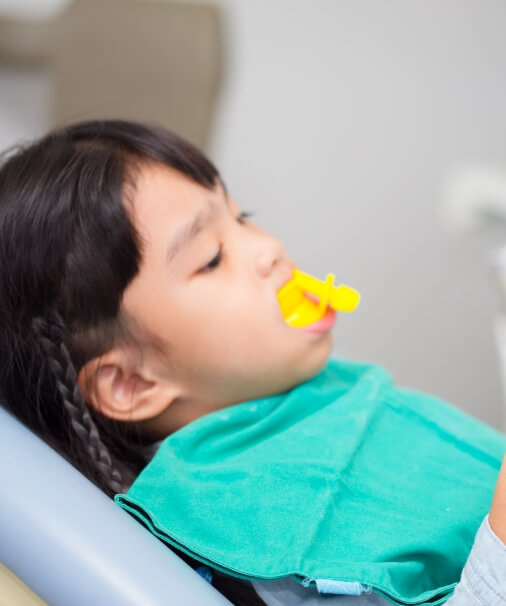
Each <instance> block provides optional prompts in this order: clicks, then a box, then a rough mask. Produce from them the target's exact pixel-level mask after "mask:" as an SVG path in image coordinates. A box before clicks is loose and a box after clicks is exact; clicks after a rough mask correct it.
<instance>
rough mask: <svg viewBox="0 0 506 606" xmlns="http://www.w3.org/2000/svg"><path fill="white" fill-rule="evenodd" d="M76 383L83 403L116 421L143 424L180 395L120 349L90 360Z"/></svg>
mask: <svg viewBox="0 0 506 606" xmlns="http://www.w3.org/2000/svg"><path fill="white" fill-rule="evenodd" d="M77 383H78V385H79V387H80V389H81V391H82V392H83V395H84V398H85V400H86V402H88V403H89V404H90V405H91V406H93V408H95V409H96V410H98V411H99V412H100V413H101V414H103V415H104V416H106V417H109V418H111V419H116V420H118V421H142V420H145V419H150V418H152V417H155V416H157V415H159V414H160V413H161V412H162V411H164V410H165V409H166V408H168V407H169V406H170V405H171V404H172V403H173V402H174V401H175V400H177V399H178V397H179V396H180V390H179V389H178V387H177V386H176V384H175V383H172V382H170V381H168V380H167V379H161V378H159V377H157V376H156V375H155V374H154V373H153V372H152V371H151V370H150V368H149V366H148V365H147V364H141V363H140V362H136V361H135V360H134V359H133V356H132V355H129V353H128V352H126V351H124V350H122V349H119V348H118V349H113V350H111V351H109V352H107V353H106V354H104V355H102V356H100V357H97V358H94V359H93V360H90V361H89V362H88V363H87V364H85V366H83V368H82V369H81V370H80V372H79V375H78V378H77Z"/></svg>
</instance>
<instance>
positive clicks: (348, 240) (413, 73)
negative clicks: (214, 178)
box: [213, 0, 506, 426]
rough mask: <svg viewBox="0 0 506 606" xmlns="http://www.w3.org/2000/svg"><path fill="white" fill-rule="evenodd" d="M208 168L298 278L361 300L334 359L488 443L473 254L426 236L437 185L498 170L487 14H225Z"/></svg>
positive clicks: (402, 7)
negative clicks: (422, 394)
mask: <svg viewBox="0 0 506 606" xmlns="http://www.w3.org/2000/svg"><path fill="white" fill-rule="evenodd" d="M222 4H223V5H224V6H225V7H226V8H227V10H228V11H229V12H228V14H227V15H228V28H227V29H228V34H229V43H230V52H231V56H230V57H229V78H228V82H227V87H226V89H225V93H224V95H223V98H222V104H221V112H220V117H219V123H218V126H217V128H216V130H215V139H214V147H213V155H214V158H215V160H216V162H217V164H218V166H219V167H220V168H221V170H222V173H223V175H224V177H225V179H226V181H227V183H228V185H229V187H230V189H231V191H232V192H233V194H234V195H235V196H236V198H237V199H238V201H239V202H240V203H241V205H242V206H243V207H244V208H245V209H252V210H255V211H257V220H258V222H259V223H261V224H262V225H264V226H265V227H267V228H269V229H271V230H272V231H273V232H275V233H276V234H278V235H279V236H281V238H282V239H283V240H284V242H285V243H286V246H287V247H288V249H289V250H290V251H291V252H292V254H293V256H294V257H295V258H296V260H298V262H299V263H300V266H301V268H303V269H306V270H307V271H310V272H315V273H316V274H318V275H320V276H322V277H323V276H324V275H325V273H326V272H329V271H333V272H335V273H336V276H337V279H338V280H339V281H342V282H344V283H347V284H349V285H351V286H354V287H356V288H357V289H359V290H360V291H361V293H362V297H363V298H362V303H361V306H360V308H359V310H358V311H356V312H355V313H353V314H351V315H346V314H342V315H341V317H340V320H339V322H338V325H337V327H336V329H335V341H336V347H337V348H338V350H339V351H341V352H343V353H344V354H345V355H347V356H350V357H352V358H358V359H364V360H370V361H373V362H377V363H380V364H383V365H384V366H386V367H387V368H388V369H389V370H390V371H391V372H392V373H393V375H394V377H395V379H396V380H397V382H398V383H399V384H400V385H405V386H409V387H412V388H415V389H421V390H424V391H429V392H431V393H434V394H436V395H438V396H441V397H443V398H445V399H447V400H449V401H451V402H453V403H455V404H457V405H458V406H460V407H462V408H464V409H466V410H467V411H469V412H471V413H473V414H474V415H476V416H478V417H479V418H482V419H484V420H486V421H488V422H490V423H493V424H495V425H497V426H499V424H500V416H501V409H502V408H503V403H502V393H501V385H500V373H499V366H498V358H497V355H496V349H495V343H494V335H493V331H492V322H493V318H494V315H495V312H496V309H497V307H498V300H497V298H496V293H495V291H494V286H495V285H494V282H493V279H492V276H491V275H490V273H489V267H488V262H487V259H486V254H487V252H488V250H489V249H490V247H492V246H494V245H496V244H498V243H499V242H501V241H502V234H501V233H493V234H476V235H471V236H463V237H453V238H450V237H449V236H448V235H447V234H446V233H443V230H442V229H441V228H440V226H439V225H438V220H437V210H438V203H439V201H438V195H439V191H440V188H441V184H442V181H443V180H444V178H445V177H446V175H447V174H448V172H449V171H450V170H452V169H454V168H458V167H459V166H461V165H462V164H467V163H469V162H471V163H472V162H484V163H487V162H490V163H492V164H495V165H500V166H501V165H502V166H506V137H505V134H506V133H505V130H506V128H505V127H506V119H505V112H506V110H505V108H506V84H505V81H506V36H505V35H504V32H505V30H506V3H504V2H503V1H502V0H445V1H444V2H441V1H440V0H411V1H410V2H405V1H404V0H395V1H393V0H391V1H385V0H383V1H381V0H366V1H363V0H362V1H360V0H341V1H336V0H318V1H317V2H315V1H313V0H255V1H251V0H231V1H229V2H227V0H223V1H222Z"/></svg>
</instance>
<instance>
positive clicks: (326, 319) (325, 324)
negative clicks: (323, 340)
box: [298, 307, 337, 333]
mask: <svg viewBox="0 0 506 606" xmlns="http://www.w3.org/2000/svg"><path fill="white" fill-rule="evenodd" d="M336 317H337V314H336V312H335V311H334V310H333V309H332V308H331V307H327V311H326V313H325V315H324V316H323V318H322V319H321V320H318V321H317V322H313V324H308V325H307V326H301V327H300V328H299V329H298V330H303V331H304V332H314V333H323V332H328V331H329V330H330V329H331V328H332V327H333V326H334V324H335V321H336Z"/></svg>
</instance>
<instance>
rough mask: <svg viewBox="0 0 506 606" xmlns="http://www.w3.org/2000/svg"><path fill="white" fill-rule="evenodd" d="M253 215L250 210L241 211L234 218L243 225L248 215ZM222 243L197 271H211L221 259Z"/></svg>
mask: <svg viewBox="0 0 506 606" xmlns="http://www.w3.org/2000/svg"><path fill="white" fill-rule="evenodd" d="M251 216H253V213H251V212H242V213H241V214H240V215H239V216H238V217H237V219H236V221H237V222H238V223H240V224H241V225H243V224H244V223H245V222H246V219H248V218H249V217H251ZM223 254H224V253H223V245H222V244H220V248H219V250H218V252H217V253H216V255H215V256H214V257H213V258H212V259H211V260H210V261H209V263H208V264H207V265H205V266H204V267H203V268H202V269H201V270H200V272H199V273H208V272H210V271H213V270H214V269H216V268H217V267H218V266H219V265H220V263H221V262H222V261H223Z"/></svg>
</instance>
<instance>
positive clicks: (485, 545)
mask: <svg viewBox="0 0 506 606" xmlns="http://www.w3.org/2000/svg"><path fill="white" fill-rule="evenodd" d="M446 605H447V606H506V457H505V458H504V460H503V464H502V467H501V471H500V472H499V478H498V480H497V484H496V489H495V493H494V498H493V500H492V506H491V508H490V513H489V515H488V516H487V517H486V518H485V520H483V523H482V525H481V526H480V528H479V530H478V533H477V534H476V539H475V541H474V545H473V548H472V550H471V553H470V554H469V558H468V560H467V562H466V565H465V566H464V570H463V571H462V577H461V579H460V582H459V584H458V585H457V587H456V588H455V593H454V594H453V595H452V597H451V598H450V599H449V600H448V601H447V602H446Z"/></svg>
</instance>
